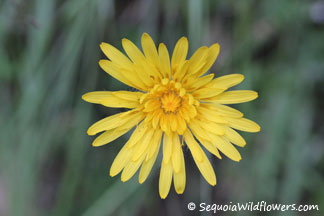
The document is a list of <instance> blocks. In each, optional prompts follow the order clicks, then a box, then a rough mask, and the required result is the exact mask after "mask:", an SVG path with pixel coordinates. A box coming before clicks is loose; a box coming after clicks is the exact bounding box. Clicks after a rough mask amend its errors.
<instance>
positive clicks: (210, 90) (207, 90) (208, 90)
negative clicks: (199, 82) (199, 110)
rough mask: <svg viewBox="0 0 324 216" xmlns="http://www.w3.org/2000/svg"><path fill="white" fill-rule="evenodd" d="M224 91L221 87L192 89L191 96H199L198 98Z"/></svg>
mask: <svg viewBox="0 0 324 216" xmlns="http://www.w3.org/2000/svg"><path fill="white" fill-rule="evenodd" d="M224 91H225V89H221V88H201V89H198V90H196V91H194V93H193V96H195V98H200V99H203V98H210V97H215V96H216V95H219V94H220V93H222V92H224Z"/></svg>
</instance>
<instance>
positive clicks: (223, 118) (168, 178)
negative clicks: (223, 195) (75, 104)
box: [82, 33, 260, 199]
mask: <svg viewBox="0 0 324 216" xmlns="http://www.w3.org/2000/svg"><path fill="white" fill-rule="evenodd" d="M122 45H123V48H124V50H125V52H126V54H127V55H128V58H127V57H126V56H125V55H124V54H123V53H121V52H120V51H119V50H117V49H116V48H115V47H113V46H111V45H109V44H107V43H102V44H101V45H100V47H101V50H102V51H103V52H104V54H105V55H106V56H107V57H108V58H109V59H110V60H100V61H99V65H100V67H101V68H102V69H103V70H104V71H105V72H107V73H108V74H109V75H111V76H112V77H114V78H116V79H118V80H119V81H121V82H123V83H125V84H126V85H129V86H131V87H134V88H136V89H138V91H135V92H130V91H96V92H90V93H87V94H85V95H83V96H82V98H83V100H85V101H87V102H90V103H97V104H101V105H104V106H106V107H115V108H117V107H123V108H129V109H130V110H129V111H126V112H122V113H119V114H115V115H112V116H109V117H107V118H104V119H102V120H100V121H98V122H96V123H95V124H93V125H92V126H91V127H90V128H89V129H88V134H89V135H95V134H97V133H100V132H103V133H102V134H101V135H99V136H98V137H97V138H96V139H95V140H94V142H93V146H101V145H105V144H107V143H109V142H112V141H113V140H115V139H117V138H118V137H120V136H122V135H123V134H125V133H127V132H128V131H130V130H131V129H132V128H135V130H134V131H133V133H132V135H131V136H130V138H129V140H128V141H127V143H126V144H125V145H124V147H123V148H122V149H121V151H120V152H119V153H118V155H117V157H116V158H115V160H114V162H113V164H112V166H111V168H110V175H111V176H115V175H117V174H118V173H120V172H122V174H121V180H122V181H123V182H125V181H127V180H129V179H130V178H131V177H132V176H133V175H134V174H135V173H136V171H137V170H138V169H139V168H140V173H139V183H143V182H144V181H145V180H146V178H147V177H148V175H149V173H150V171H151V169H152V167H153V164H154V163H155V160H156V158H157V155H158V153H159V150H160V145H161V143H162V152H163V159H162V162H161V170H160V180H159V192H160V196H161V198H163V199H164V198H165V197H166V196H167V195H168V193H169V190H170V187H171V183H172V179H173V183H174V187H175V190H176V192H177V193H178V194H182V193H183V191H184V189H185V185H186V171H185V161H184V157H183V152H182V146H183V145H185V144H186V145H187V146H188V147H189V149H190V152H191V154H192V156H193V159H194V161H195V163H196V165H197V167H198V168H199V170H200V172H201V174H202V175H203V176H204V178H205V179H206V181H207V182H208V183H209V184H211V185H213V186H214V185H216V176H215V173H214V170H213V167H212V166H211V164H210V162H209V160H208V158H207V156H206V154H205V153H204V150H203V148H202V146H203V147H204V148H205V149H207V150H208V151H209V152H211V153H212V154H213V155H215V156H216V157H218V158H219V159H221V158H222V157H221V155H220V153H219V151H221V152H222V153H223V154H225V155H226V156H227V157H229V158H230V159H232V160H234V161H240V160H241V155H240V153H239V152H238V151H237V150H236V148H235V147H234V146H233V144H234V145H237V146H240V147H243V146H245V144H246V143H245V140H244V139H243V138H242V137H241V136H240V135H239V134H238V133H237V132H236V131H235V130H233V129H237V130H241V131H247V132H258V131H260V127H259V126H258V125H257V124H256V123H254V122H253V121H251V120H248V119H246V118H244V117H243V114H242V113H241V112H240V111H238V110H236V109H233V108H231V107H229V106H226V105H224V104H236V103H243V102H247V101H251V100H254V99H255V98H257V97H258V94H257V92H255V91H249V90H232V91H227V90H228V89H229V88H230V87H232V86H234V85H237V84H239V83H240V82H242V81H243V79H244V76H243V75H240V74H231V75H226V76H221V77H218V78H215V79H214V74H208V75H205V76H204V74H205V73H206V72H207V71H208V70H209V69H210V67H211V66H212V65H213V64H214V62H215V60H216V58H217V56H218V54H219V49H220V48H219V44H217V43H216V44H213V45H212V46H210V47H206V46H204V47H201V48H199V49H198V50H197V51H196V52H195V53H194V54H193V55H192V57H191V58H190V59H186V58H187V52H188V40H187V38H185V37H182V38H181V39H180V40H179V41H178V42H177V44H176V46H175V48H174V51H173V54H172V58H171V62H170V57H169V52H168V50H167V48H166V46H165V45H164V44H163V43H161V44H160V45H159V47H158V50H157V49H156V47H155V44H154V42H153V40H152V38H151V37H150V36H149V35H148V34H146V33H144V34H143V35H142V49H143V52H144V54H143V53H142V52H141V51H140V50H139V49H138V48H137V47H136V46H135V45H134V44H133V43H132V42H131V41H129V40H127V39H123V40H122Z"/></svg>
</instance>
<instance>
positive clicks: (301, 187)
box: [0, 0, 324, 216]
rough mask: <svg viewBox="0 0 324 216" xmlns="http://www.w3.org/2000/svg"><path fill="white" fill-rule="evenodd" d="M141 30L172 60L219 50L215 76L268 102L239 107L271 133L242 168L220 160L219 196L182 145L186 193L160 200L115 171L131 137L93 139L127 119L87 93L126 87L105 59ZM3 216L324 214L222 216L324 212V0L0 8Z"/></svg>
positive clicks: (40, 3)
mask: <svg viewBox="0 0 324 216" xmlns="http://www.w3.org/2000/svg"><path fill="white" fill-rule="evenodd" d="M143 32H147V33H149V34H150V35H151V36H152V38H153V39H154V40H155V42H156V44H157V43H160V42H164V43H165V44H166V45H167V47H168V49H169V51H170V52H171V51H172V50H173V47H174V45H175V43H176V41H177V40H178V39H179V38H180V37H182V36H187V37H188V39H189V46H190V48H189V49H190V52H189V53H190V55H191V54H192V53H193V52H194V51H195V50H196V49H197V48H199V47H200V46H204V45H208V46H209V45H211V44H213V43H216V42H218V43H219V44H220V46H221V52H220V55H219V57H218V59H217V61H216V63H215V65H214V66H213V67H212V69H211V73H215V76H216V77H217V76H220V75H224V74H230V73H241V74H244V76H245V81H244V82H243V83H242V84H241V85H239V87H238V88H239V89H252V90H256V91H258V92H259V98H258V99H257V100H255V101H253V102H249V103H247V104H242V105H239V106H236V107H237V108H239V109H240V110H242V111H243V112H244V114H245V116H246V117H247V118H250V119H252V120H254V121H256V122H258V123H259V124H260V125H261V128H262V129H261V132H260V133H258V134H247V133H241V134H242V135H243V137H244V138H246V140H247V145H246V147H245V148H240V149H239V151H240V152H241V154H242V158H243V159H242V161H241V162H239V163H236V162H233V161H231V160H230V159H227V158H226V157H223V159H222V160H219V159H216V158H213V157H212V156H210V158H211V161H212V164H213V167H214V169H215V172H216V176H217V185H216V186H215V187H212V186H210V185H208V183H207V182H206V181H205V180H204V179H203V178H202V177H201V176H200V173H199V171H198V169H197V167H196V166H195V164H194V162H193V159H192V156H191V154H190V152H189V151H188V150H186V149H184V152H185V160H186V170H187V172H186V173H187V186H186V190H185V192H184V194H183V195H177V194H176V193H175V191H174V189H173V188H171V190H170V194H169V196H168V197H167V199H165V200H161V199H160V197H159V193H158V180H159V167H160V160H157V162H156V163H155V165H154V168H153V171H152V173H151V174H150V176H149V179H148V180H147V181H146V182H145V183H144V184H143V185H140V184H138V180H137V176H134V177H133V178H132V179H131V180H130V181H129V182H126V183H122V182H121V181H120V177H119V176H118V177H115V178H111V177H110V176H109V172H108V171H109V168H110V166H111V164H112V162H113V159H114V158H115V156H116V155H117V153H118V151H119V150H120V149H121V147H122V146H123V144H124V143H125V142H126V140H127V139H128V137H127V136H123V137H122V138H119V139H118V140H116V141H114V142H112V143H110V144H108V145H105V146H103V147H100V148H94V147H92V146H91V142H92V139H93V137H88V135H87V134H86V130H87V128H88V127H89V126H90V125H91V124H92V123H93V122H95V121H97V120H99V119H101V118H103V117H105V116H107V115H111V114H114V113H117V112H120V111H121V110H119V109H112V108H106V107H103V106H99V105H94V104H88V103H86V102H84V101H82V100H81V95H82V94H84V93H86V92H89V91H95V90H97V91H98V90H122V89H128V87H127V86H125V85H123V84H121V83H120V82H119V81H117V80H114V79H113V78H111V77H110V76H108V75H107V74H106V73H105V72H103V71H102V70H101V69H100V68H99V66H98V61H99V60H100V59H102V58H105V57H104V55H103V54H102V52H101V51H100V49H99V44H100V43H101V42H107V43H110V44H112V45H114V46H115V47H117V48H118V49H121V39H122V38H124V37H125V38H128V39H130V40H132V41H133V42H134V43H135V44H137V45H138V46H139V45H140V38H141V35H142V33H143ZM0 101H1V105H0V142H1V143H0V215H1V216H21V215H35V216H38V215H51V216H65V215H83V216H88V215H89V216H101V215H102V216H106V215H118V216H119V215H121V216H124V215H125V216H126V215H127V216H128V215H141V216H145V215H179V216H181V215H210V214H213V213H211V212H199V209H198V208H197V209H196V210H194V211H189V210H188V207H187V206H188V203H190V202H194V203H196V205H197V207H198V205H199V203H206V204H213V203H215V204H219V205H221V204H230V203H232V204H235V203H237V202H239V203H248V202H255V203H256V202H260V201H266V202H267V203H269V204H271V203H282V204H297V205H306V204H314V205H318V206H319V209H320V210H319V211H308V212H303V211H302V212H299V211H284V212H281V211H273V212H259V211H242V212H239V211H238V212H231V211H227V212H224V211H217V215H285V216H286V215H291V216H294V215H324V213H323V208H324V181H323V180H324V157H323V155H324V124H323V123H324V114H323V111H324V1H312V0H309V1H306V0H305V1H300V0H273V1H266V0H261V1H258V0H242V1H234V0H230V1H221V0H215V1H213V0H204V1H198V0H188V1H185V0H163V1H162V0H157V1H154V0H133V1H131V0H119V1H117V0H115V1H112V0H29V1H24V0H3V1H0Z"/></svg>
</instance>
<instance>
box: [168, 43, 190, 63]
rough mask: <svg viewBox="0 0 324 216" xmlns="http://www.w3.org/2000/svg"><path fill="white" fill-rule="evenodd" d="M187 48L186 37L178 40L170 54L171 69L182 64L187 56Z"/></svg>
mask: <svg viewBox="0 0 324 216" xmlns="http://www.w3.org/2000/svg"><path fill="white" fill-rule="evenodd" d="M188 46H189V45H188V39H187V38H186V37H182V38H180V39H179V40H178V42H177V44H176V45H175V47H174V50H173V54H172V61H171V65H172V68H175V67H176V66H177V65H180V64H182V63H183V62H184V61H185V60H186V58H187V54H188Z"/></svg>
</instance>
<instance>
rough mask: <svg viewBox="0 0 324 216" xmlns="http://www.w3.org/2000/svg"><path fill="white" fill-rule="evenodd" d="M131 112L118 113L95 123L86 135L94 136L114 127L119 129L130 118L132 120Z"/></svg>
mask: <svg viewBox="0 0 324 216" xmlns="http://www.w3.org/2000/svg"><path fill="white" fill-rule="evenodd" d="M132 114H133V113H132V112H131V111H128V112H123V113H118V114H115V115H112V116H108V117H106V118H104V119H101V120H100V121H97V122H96V123H94V124H93V125H91V127H90V128H89V129H88V131H87V133H88V135H91V136H92V135H95V134H97V133H99V132H101V131H104V130H111V129H114V128H116V127H119V126H120V125H122V124H123V123H125V122H126V121H128V120H129V119H130V118H132Z"/></svg>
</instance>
